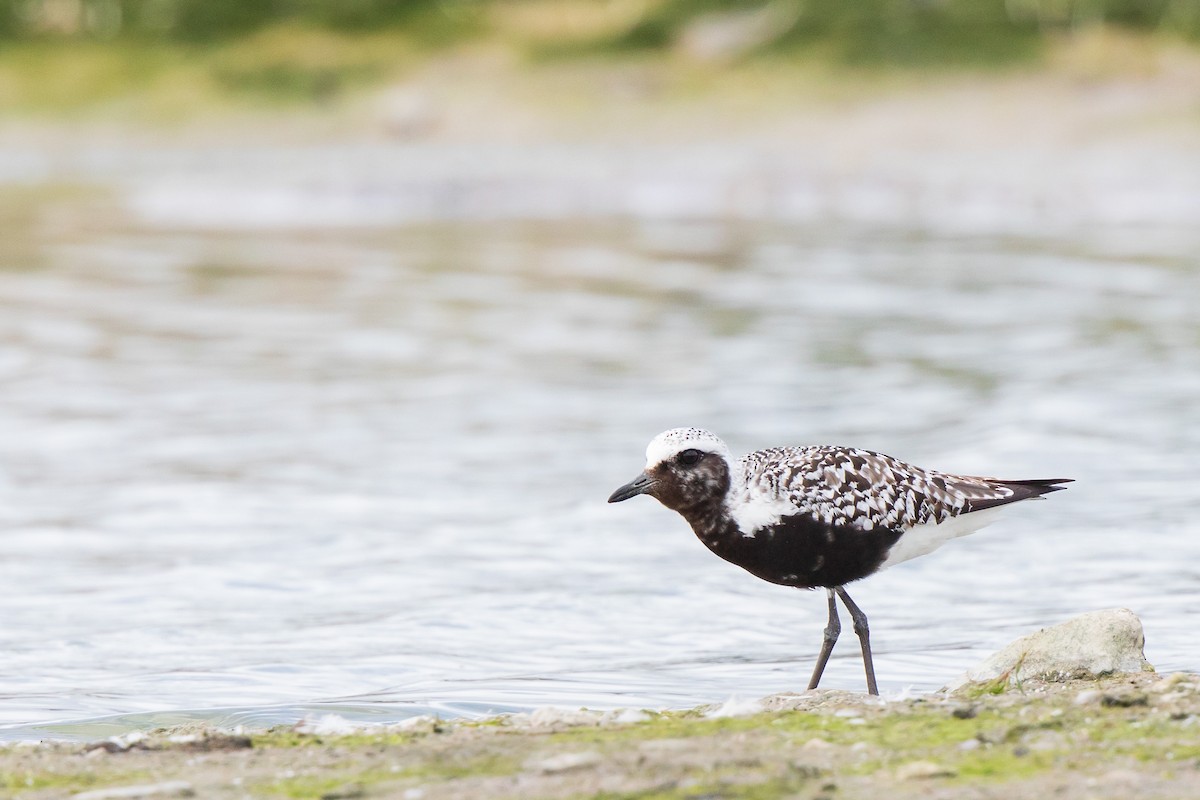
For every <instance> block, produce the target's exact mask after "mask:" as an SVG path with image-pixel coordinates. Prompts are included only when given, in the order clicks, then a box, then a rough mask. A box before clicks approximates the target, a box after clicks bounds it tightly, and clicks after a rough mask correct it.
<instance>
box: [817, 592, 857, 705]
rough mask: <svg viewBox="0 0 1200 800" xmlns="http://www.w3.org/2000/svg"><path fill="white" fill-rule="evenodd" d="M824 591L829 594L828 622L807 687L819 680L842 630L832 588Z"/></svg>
mask: <svg viewBox="0 0 1200 800" xmlns="http://www.w3.org/2000/svg"><path fill="white" fill-rule="evenodd" d="M825 591H826V593H828V595H829V624H828V625H826V626H825V639H824V641H822V642H821V652H820V654H818V655H817V665H816V666H815V667H813V674H812V678H811V679H810V680H809V681H808V688H809V689H815V688H817V684H818V683H820V682H821V674H822V673H823V672H825V665H826V664H827V663H828V662H829V654H830V653H832V652H833V645H834V642H836V641H837V640H838V635H839V634H841V632H842V621H841V620H840V619H838V613H837V601H836V600H835V599H834V595H833V589H826V590H825ZM838 591H841V590H840V589H839V590H838ZM859 613H862V612H859Z"/></svg>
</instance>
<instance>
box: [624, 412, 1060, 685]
mask: <svg viewBox="0 0 1200 800" xmlns="http://www.w3.org/2000/svg"><path fill="white" fill-rule="evenodd" d="M1070 481H1071V479H1070V478H1050V479H1043V480H1023V481H1008V480H1000V479H998V478H978V477H970V476H966V475H947V474H945V473H942V472H935V471H933V470H927V469H921V468H920V467H914V466H912V465H911V464H905V463H904V462H903V461H898V460H896V459H894V458H892V457H890V456H885V455H882V454H880V453H873V452H871V451H869V450H858V449H855V448H852V447H827V446H813V447H777V448H770V449H768V450H759V451H757V452H754V453H750V454H749V455H745V456H742V457H741V458H738V459H734V458H733V457H732V456H731V455H730V453H729V448H728V447H726V446H725V443H724V442H722V441H721V440H720V439H718V438H717V437H716V436H714V435H713V434H711V433H709V432H708V431H704V430H700V429H698V428H675V429H673V430H669V431H666V432H665V433H660V434H659V435H658V436H656V437H654V440H653V441H651V442H650V445H649V447H647V448H646V469H645V471H644V472H642V474H641V475H639V476H637V477H636V478H634V479H633V480H632V481H630V482H629V483H627V484H625V485H624V486H622V487H621V488H620V489H617V490H616V491H615V492H613V494H612V496H611V497H609V498H608V502H610V503H619V502H621V501H622V500H628V499H629V498H631V497H634V496H636V495H639V494H648V495H650V496H651V497H655V498H657V499H658V501H659V502H660V503H662V504H663V505H664V506H666V507H667V508H670V509H673V510H675V511H678V512H679V513H680V514H681V515H682V516H683V518H684V519H686V520H687V521H688V523H689V524H690V525H691V526H692V530H693V531H695V533H696V536H697V537H699V539H700V541H702V542H703V543H704V544H705V545H706V546H707V547H708V549H709V550H712V551H713V552H714V553H716V554H717V555H719V556H720V557H721V558H723V559H725V560H726V561H729V562H731V563H733V564H737V565H738V566H739V567H742V568H743V569H745V570H747V571H749V572H750V573H751V574H753V575H756V576H758V577H759V578H762V579H763V580H765V581H770V582H771V583H778V584H781V585H783V586H796V587H799V588H801V589H815V588H817V587H822V588H824V589H825V591H826V594H827V595H828V600H829V623H828V625H827V626H826V627H825V638H824V641H823V642H822V644H821V652H820V653H819V654H818V655H817V663H816V665H815V666H814V667H813V673H812V678H811V680H809V683H808V688H809V689H815V688H816V687H817V684H818V683H820V681H821V674H822V673H823V672H824V671H825V664H826V662H828V661H829V654H830V653H831V652H832V651H833V645H834V642H836V641H837V638H838V634H840V633H841V629H842V626H841V621H840V620H839V619H838V613H837V601H836V598H837V597H840V598H842V602H843V603H845V605H846V609H847V610H848V611H849V612H850V617H851V618H852V619H853V620H854V632H855V633H856V634H858V638H859V641H860V642H861V643H862V656H863V666H864V668H865V669H866V673H867V691H868V692H870V693H871V694H879V689H878V687H877V685H876V683H875V665H874V663H873V661H872V659H871V642H870V636H869V632H868V629H867V616H866V614H864V613H863V612H862V610H861V609H860V608H859V607H858V606H857V605H855V603H854V601H853V600H851V599H850V595H849V594H847V593H846V589H845V586H846V584H848V583H850V582H851V581H856V580H858V579H860V578H865V577H867V576H868V575H872V574H874V573H876V572H878V571H879V570H881V569H884V568H886V567H890V566H893V565H894V564H899V563H900V562H902V561H908V560H909V559H911V558H916V557H917V556H923V555H925V554H927V553H931V552H933V551H934V550H936V549H937V548H938V547H940V546H941V545H943V544H945V543H946V542H947V541H949V540H950V539H954V538H957V537H959V536H965V535H966V534H968V533H974V532H975V531H977V530H979V529H980V528H982V527H983V526H985V525H987V524H989V523H991V522H992V521H993V520H994V518H995V515H996V513H997V512H998V511H999V507H1000V506H1004V505H1008V504H1010V503H1016V502H1020V501H1021V500H1028V499H1030V498H1032V497H1040V496H1041V495H1044V494H1047V493H1049V492H1056V491H1059V490H1060V489H1064V488H1066V487H1064V486H1060V485H1059V484H1062V483H1069V482H1070Z"/></svg>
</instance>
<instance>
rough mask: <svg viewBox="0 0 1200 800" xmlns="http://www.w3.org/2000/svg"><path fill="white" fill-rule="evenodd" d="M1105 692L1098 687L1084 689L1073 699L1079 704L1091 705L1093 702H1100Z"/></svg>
mask: <svg viewBox="0 0 1200 800" xmlns="http://www.w3.org/2000/svg"><path fill="white" fill-rule="evenodd" d="M1103 694H1104V693H1103V692H1101V691H1100V690H1098V689H1084V690H1083V691H1082V692H1080V693H1079V694H1077V695H1075V700H1074V701H1072V702H1074V703H1075V705H1077V706H1090V705H1092V704H1093V703H1098V702H1099V701H1100V698H1101V697H1102V696H1103Z"/></svg>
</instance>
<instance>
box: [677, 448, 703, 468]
mask: <svg viewBox="0 0 1200 800" xmlns="http://www.w3.org/2000/svg"><path fill="white" fill-rule="evenodd" d="M702 458H704V453H701V452H700V451H699V450H684V451H683V452H681V453H680V454H679V455H677V456H675V462H676V463H678V464H679V465H681V466H684V467H694V466H696V465H697V464H699V463H700V459H702Z"/></svg>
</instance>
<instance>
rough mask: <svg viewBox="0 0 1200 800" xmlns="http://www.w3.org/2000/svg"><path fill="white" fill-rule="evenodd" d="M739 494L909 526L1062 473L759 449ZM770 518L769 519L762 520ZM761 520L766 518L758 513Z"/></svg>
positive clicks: (807, 510) (859, 522) (778, 506)
mask: <svg viewBox="0 0 1200 800" xmlns="http://www.w3.org/2000/svg"><path fill="white" fill-rule="evenodd" d="M739 466H740V467H741V477H742V484H741V490H740V492H739V494H740V495H741V496H740V497H739V498H738V499H739V500H741V501H742V502H741V505H743V506H745V507H757V508H765V507H771V508H773V509H774V511H775V513H776V514H777V515H778V517H780V518H782V517H784V516H790V515H791V514H805V515H809V516H811V517H812V518H813V519H815V520H817V521H819V522H822V523H824V524H827V525H839V526H841V525H847V526H851V527H855V528H859V529H860V530H873V529H875V528H884V529H887V530H892V531H904V530H908V529H910V528H913V527H915V526H917V525H922V524H925V523H929V522H933V523H941V522H944V521H945V520H947V519H950V518H951V517H956V516H958V515H960V514H966V513H970V512H973V511H979V510H982V509H985V508H993V507H995V506H999V505H1004V504H1006V503H1012V502H1016V501H1018V500H1024V499H1027V498H1030V497H1034V496H1037V495H1040V494H1044V493H1046V492H1051V491H1056V490H1058V489H1060V488H1062V487H1060V486H1056V485H1055V484H1057V483H1062V482H1064V481H1061V480H1048V481H1001V480H997V479H993V478H979V477H971V476H964V475H949V474H945V473H941V472H937V471H935V470H927V469H922V468H920V467H916V466H913V465H911V464H907V463H905V462H903V461H900V460H898V459H895V458H892V457H891V456H887V455H883V454H882V453H875V452H872V451H870V450H860V449H857V448H849V447H788V448H773V449H769V450H759V451H757V452H754V453H750V454H749V455H746V456H744V457H743V458H742V459H741V461H740V462H739ZM761 521H763V522H765V521H766V520H761ZM756 522H759V521H758V520H756Z"/></svg>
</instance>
